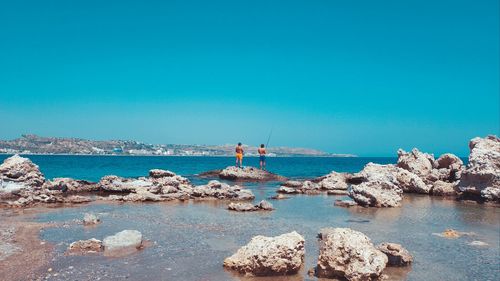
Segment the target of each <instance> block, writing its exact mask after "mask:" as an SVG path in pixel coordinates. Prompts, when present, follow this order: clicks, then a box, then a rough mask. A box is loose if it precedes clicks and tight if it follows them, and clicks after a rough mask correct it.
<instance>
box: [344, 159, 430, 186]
mask: <svg viewBox="0 0 500 281" xmlns="http://www.w3.org/2000/svg"><path fill="white" fill-rule="evenodd" d="M351 180H354V181H356V182H369V181H384V182H392V183H394V184H395V185H397V186H398V187H399V188H401V189H402V190H403V192H405V193H422V194H427V193H429V192H430V190H431V186H430V185H427V184H425V183H424V181H423V180H422V179H421V178H420V177H418V176H417V175H415V174H413V173H411V172H409V171H407V170H405V169H402V168H399V167H396V166H394V165H390V164H389V165H380V164H374V163H368V164H366V166H365V167H364V168H363V170H362V171H361V172H359V173H356V174H354V175H353V176H352V177H351Z"/></svg>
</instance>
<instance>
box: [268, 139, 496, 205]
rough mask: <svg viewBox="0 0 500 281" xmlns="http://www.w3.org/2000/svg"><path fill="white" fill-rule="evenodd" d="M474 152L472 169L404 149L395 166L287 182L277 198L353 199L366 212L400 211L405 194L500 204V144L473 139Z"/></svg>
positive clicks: (450, 156)
mask: <svg viewBox="0 0 500 281" xmlns="http://www.w3.org/2000/svg"><path fill="white" fill-rule="evenodd" d="M469 148H470V155H469V163H468V165H467V166H465V165H464V163H463V161H462V160H461V159H460V158H459V157H457V156H455V155H453V154H450V153H446V154H443V155H441V156H440V157H439V158H437V159H435V158H434V156H433V155H432V154H428V153H423V152H420V151H419V150H418V149H416V148H415V149H413V150H412V151H410V152H406V151H404V150H401V149H400V150H399V151H398V160H397V163H396V164H387V165H380V164H375V163H368V164H367V165H366V166H365V167H364V168H363V170H362V171H360V172H358V173H354V174H349V173H337V172H332V173H330V174H328V175H326V176H323V177H320V178H316V179H312V180H305V181H287V182H285V183H283V184H282V185H281V186H280V187H279V188H278V190H277V192H278V193H285V194H324V193H326V194H330V195H348V196H349V197H351V198H352V199H353V200H354V201H355V203H357V204H358V205H361V206H365V207H398V206H400V205H401V201H402V199H403V196H404V194H405V193H418V194H428V195H432V196H443V197H449V198H452V199H458V200H461V199H467V200H474V201H476V202H480V203H484V202H491V203H497V204H498V203H500V139H499V138H498V137H496V136H487V137H486V138H474V139H472V140H471V141H470V143H469ZM338 204H339V205H342V206H349V205H352V204H350V203H348V202H345V201H343V202H340V201H339V203H338ZM353 204H354V203H353Z"/></svg>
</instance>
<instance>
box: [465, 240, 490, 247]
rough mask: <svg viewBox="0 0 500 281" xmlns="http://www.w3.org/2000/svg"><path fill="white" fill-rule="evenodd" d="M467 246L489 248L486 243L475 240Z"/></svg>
mask: <svg viewBox="0 0 500 281" xmlns="http://www.w3.org/2000/svg"><path fill="white" fill-rule="evenodd" d="M469 245H471V246H476V247H486V246H489V245H488V243H486V242H483V241H477V240H475V241H472V242H470V243H469Z"/></svg>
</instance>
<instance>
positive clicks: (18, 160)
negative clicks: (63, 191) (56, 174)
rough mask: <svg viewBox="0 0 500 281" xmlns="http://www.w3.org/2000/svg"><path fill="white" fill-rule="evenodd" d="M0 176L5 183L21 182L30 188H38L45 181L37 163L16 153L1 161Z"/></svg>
mask: <svg viewBox="0 0 500 281" xmlns="http://www.w3.org/2000/svg"><path fill="white" fill-rule="evenodd" d="M0 178H1V179H2V180H3V181H5V182H6V183H7V182H16V183H22V184H23V185H24V186H26V187H32V188H40V187H42V185H43V183H44V182H45V177H44V175H43V174H42V172H40V169H39V167H38V165H36V164H34V163H33V162H31V160H29V159H28V158H24V157H21V156H19V155H18V154H16V155H14V156H11V157H9V158H7V159H5V160H4V161H3V163H2V164H1V165H0ZM0 189H2V187H0Z"/></svg>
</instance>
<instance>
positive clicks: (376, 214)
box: [34, 156, 500, 281]
mask: <svg viewBox="0 0 500 281" xmlns="http://www.w3.org/2000/svg"><path fill="white" fill-rule="evenodd" d="M44 157H47V156H44ZM61 157H62V156H61ZM49 158H50V157H49ZM90 158H93V157H90ZM108 158H109V157H108ZM111 158H113V159H112V160H109V162H111V163H113V162H114V161H117V160H115V159H120V158H121V157H111ZM131 158H133V159H138V160H133V159H129V160H127V161H131V162H134V161H139V162H138V163H135V164H131V165H132V166H133V167H136V168H130V167H129V168H127V169H125V170H122V169H121V167H122V166H120V165H119V166H118V167H117V166H115V165H114V164H109V163H107V164H102V163H101V164H99V165H98V167H102V166H105V167H107V168H102V169H103V170H102V171H101V170H100V169H99V168H91V169H90V170H91V171H92V172H91V173H89V174H90V175H91V176H90V177H89V178H88V179H90V180H95V178H99V177H100V176H101V175H102V174H107V173H109V172H110V171H115V172H113V173H115V174H118V175H123V176H131V175H135V176H139V175H145V174H146V173H147V171H148V170H149V169H151V168H156V167H159V168H168V169H170V170H173V171H176V172H177V173H181V174H184V175H186V174H189V175H191V176H190V177H192V178H195V176H194V174H196V173H199V172H201V171H203V170H208V169H213V168H220V167H221V166H224V164H225V163H224V161H229V160H232V159H224V158H215V159H214V158H212V159H210V158H201V159H210V160H203V161H207V162H210V163H211V164H207V163H205V164H204V165H203V167H202V168H200V167H199V166H198V165H199V163H198V164H196V163H195V164H193V163H191V165H190V166H189V165H188V166H187V167H184V166H182V165H184V163H185V161H187V162H189V161H192V160H189V159H188V158H185V157H178V158H171V159H169V158H165V157H150V160H147V159H143V158H136V157H131ZM86 159H87V160H84V161H83V162H85V161H89V162H95V161H97V160H95V159H94V160H91V159H88V158H86ZM166 159H168V161H172V162H169V163H164V162H163V161H166ZM175 159H179V160H175ZM278 159H281V158H278ZM278 159H277V160H278ZM320 159H321V160H311V159H307V158H304V159H302V160H301V158H297V159H296V158H294V159H293V161H285V160H279V161H283V163H282V164H280V165H281V166H279V167H281V168H279V169H278V168H276V167H278V166H274V165H277V164H276V163H273V168H276V170H279V171H277V172H278V173H281V174H284V175H287V176H292V175H294V174H293V172H294V171H295V170H298V167H300V166H301V165H302V166H303V167H305V166H307V165H306V164H305V163H307V161H309V162H313V163H315V164H310V165H309V166H307V167H308V172H307V173H306V172H303V173H302V174H300V173H298V175H296V176H297V177H308V176H309V177H312V176H317V175H321V174H326V173H327V172H329V171H330V170H331V169H332V167H336V170H337V171H356V170H359V169H361V168H362V166H363V165H364V163H362V161H360V159H359V158H342V159H331V158H320ZM346 159H347V160H346ZM352 159H356V160H352ZM34 160H35V162H36V163H37V164H39V165H40V166H41V168H42V170H43V171H44V172H45V173H47V175H48V177H55V176H71V177H77V178H78V177H79V176H78V174H77V173H74V172H72V171H79V169H80V168H78V166H77V165H78V163H79V162H80V160H81V159H80V158H79V157H78V159H76V160H65V161H66V163H67V161H70V162H71V161H74V166H71V165H66V166H65V167H62V166H61V168H56V167H60V166H58V165H60V164H57V165H56V167H54V166H51V164H50V163H53V162H57V163H60V161H61V160H60V159H55V160H54V159H50V160H47V159H44V160H43V161H42V160H40V159H35V158H34ZM272 160H274V159H272ZM106 161H107V160H106ZM143 161H144V162H143ZM149 161H151V163H150V162H149ZM156 161H159V162H156ZM175 161H179V162H180V163H182V164H179V163H175ZM211 161H213V163H212V162H211ZM301 161H305V162H304V163H302V164H300V162H301ZM316 161H317V162H316ZM337 161H339V162H337ZM342 161H347V163H349V164H346V165H344V164H345V163H342ZM350 161H352V162H350ZM358 161H359V162H358ZM363 161H364V162H365V163H366V162H367V161H374V162H381V161H377V159H374V160H367V159H364V160H363ZM393 161H394V159H386V162H393ZM97 162H98V161H97ZM118 162H119V161H118ZM172 163H174V164H172ZM287 163H288V164H287ZM167 164H169V165H170V166H169V165H167ZM85 165H90V164H85ZM95 165H97V164H95ZM210 165H212V166H210ZM86 167H87V166H86ZM183 167H184V168H183ZM205 168H208V169H205ZM273 171H274V170H273ZM79 173H80V171H79ZM81 173H82V174H83V171H81ZM94 177H95V178H94ZM196 181H200V182H202V181H206V179H196ZM246 187H247V188H250V189H252V191H253V192H254V193H255V195H256V196H257V198H256V199H255V202H257V201H258V200H261V199H263V198H267V197H268V196H271V195H273V194H274V192H275V190H276V188H277V185H276V183H267V184H247V185H246ZM341 198H344V197H342V196H326V195H317V196H306V195H297V196H292V198H291V199H287V200H278V201H272V203H273V205H274V207H275V208H276V210H275V211H272V212H253V213H235V212H230V211H227V210H226V209H225V207H226V206H227V204H228V202H225V201H209V202H186V203H175V202H166V203H148V204H131V203H127V204H117V203H110V204H102V203H94V204H89V205H83V206H79V207H74V208H64V209H63V208H60V209H51V210H50V211H47V212H42V213H41V214H39V215H37V216H36V220H37V221H41V222H58V223H60V224H61V225H60V226H59V227H56V228H47V229H45V230H44V231H42V233H41V237H42V239H46V240H48V241H50V242H52V243H54V244H56V245H57V246H56V251H57V254H56V256H55V258H54V260H53V261H52V262H51V265H50V266H51V267H52V268H53V269H54V270H53V272H51V273H50V280H121V279H129V280H261V281H264V280H265V281H267V280H316V279H315V278H312V277H309V276H307V270H308V269H309V268H311V267H313V266H314V265H315V263H316V261H317V256H318V245H317V238H316V235H317V233H318V232H319V230H320V229H321V228H323V227H351V228H353V229H355V230H359V231H362V232H363V233H365V234H366V235H368V236H369V237H370V238H371V239H372V241H373V242H374V243H376V244H377V243H380V242H385V241H388V242H395V243H400V244H402V245H403V246H404V247H406V248H407V249H408V250H409V251H410V252H411V253H412V254H413V255H414V258H415V262H414V264H413V266H412V267H411V268H408V269H389V270H387V272H386V273H387V274H389V276H390V278H391V280H498V276H500V270H499V268H500V262H499V258H500V248H499V247H500V246H499V244H500V242H499V239H500V238H499V235H500V209H499V208H495V207H490V206H485V205H475V204H466V203H462V202H456V201H451V200H443V199H440V198H435V197H429V196H418V195H407V196H406V197H405V199H404V202H403V206H402V207H401V208H387V209H377V208H361V207H355V208H341V207H336V206H334V205H333V202H334V201H335V200H336V199H341ZM85 212H95V213H98V214H99V215H100V217H101V219H102V223H101V224H99V225H98V226H96V227H83V226H82V225H79V224H78V223H75V220H79V219H82V218H83V214H84V213H85ZM447 228H453V229H456V230H458V231H461V232H468V233H470V235H464V236H462V237H460V238H458V239H446V238H442V237H439V236H437V235H434V234H433V233H440V232H442V231H444V230H445V229H447ZM124 229H137V230H139V231H141V232H142V233H143V235H144V238H145V239H147V240H150V241H151V245H150V246H148V247H147V248H145V249H144V250H141V251H138V252H137V253H135V254H133V255H130V256H127V257H123V258H109V257H104V256H68V255H65V254H64V252H65V249H66V248H67V247H68V245H69V243H71V242H73V241H76V240H80V239H89V238H93V237H94V238H97V239H101V240H102V239H103V238H104V237H105V236H107V235H112V234H115V233H116V232H119V231H121V230H124ZM293 230H295V231H297V232H299V233H300V234H302V235H303V236H304V237H305V239H306V259H305V266H304V268H303V270H302V271H301V272H300V273H299V274H298V275H295V276H291V277H283V278H276V277H273V278H244V277H241V276H239V275H235V274H234V273H232V272H229V271H226V270H224V269H223V268H222V262H223V260H224V258H226V257H228V256H230V255H231V254H233V253H234V252H235V251H236V250H237V249H238V248H239V247H241V246H242V245H245V244H246V243H248V241H249V240H250V239H251V237H253V236H255V235H266V236H274V235H279V234H282V233H285V232H290V231H293ZM474 240H480V241H483V242H486V243H488V244H489V245H488V246H486V247H478V246H471V245H468V243H470V242H472V241H474ZM70 267H71V268H70ZM46 274H49V273H46ZM54 274H57V276H54ZM99 278H100V279H99Z"/></svg>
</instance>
